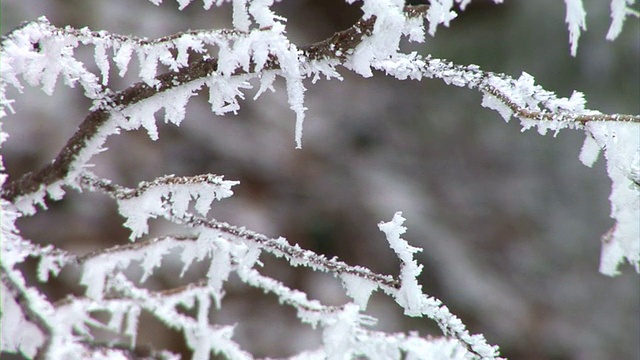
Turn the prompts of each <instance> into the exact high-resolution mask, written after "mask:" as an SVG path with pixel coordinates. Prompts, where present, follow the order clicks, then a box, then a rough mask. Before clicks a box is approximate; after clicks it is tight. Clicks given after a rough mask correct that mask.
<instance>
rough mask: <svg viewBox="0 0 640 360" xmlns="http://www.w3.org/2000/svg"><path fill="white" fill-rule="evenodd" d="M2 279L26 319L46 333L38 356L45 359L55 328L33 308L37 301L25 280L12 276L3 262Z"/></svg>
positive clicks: (0, 267)
mask: <svg viewBox="0 0 640 360" xmlns="http://www.w3.org/2000/svg"><path fill="white" fill-rule="evenodd" d="M0 279H1V281H2V285H4V287H5V288H7V290H8V291H9V293H10V295H9V296H11V297H12V298H13V299H14V300H15V301H16V303H18V306H20V308H21V309H22V312H23V314H24V315H25V318H26V320H27V321H29V322H32V323H33V324H35V325H36V326H37V327H38V329H40V331H41V332H42V334H43V335H44V337H45V342H44V344H43V346H41V347H40V349H39V350H38V352H37V355H36V358H37V359H45V358H46V354H47V352H48V349H49V347H50V345H51V336H52V334H53V333H54V331H53V328H52V327H51V326H50V325H49V323H48V322H47V320H46V319H44V318H43V317H42V315H41V314H40V313H39V312H38V311H37V310H35V309H34V308H33V304H34V303H35V301H33V299H31V297H30V296H29V294H28V291H29V290H28V289H25V288H24V282H23V281H20V280H16V279H14V278H13V277H12V276H11V273H10V271H8V269H6V268H5V267H4V264H2V263H0ZM21 282H22V284H21ZM2 296H6V294H3V295H2Z"/></svg>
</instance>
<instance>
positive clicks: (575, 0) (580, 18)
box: [564, 0, 587, 57]
mask: <svg viewBox="0 0 640 360" xmlns="http://www.w3.org/2000/svg"><path fill="white" fill-rule="evenodd" d="M564 2H565V4H566V6H567V16H566V17H565V22H566V23H567V27H568V28H569V44H571V56H574V57H575V56H576V53H577V51H578V39H580V31H581V30H587V23H586V17H587V13H586V12H585V11H584V6H583V5H582V0H564Z"/></svg>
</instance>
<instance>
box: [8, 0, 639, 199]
mask: <svg viewBox="0 0 640 360" xmlns="http://www.w3.org/2000/svg"><path fill="white" fill-rule="evenodd" d="M404 10H405V15H406V16H408V17H421V16H424V15H425V14H426V12H427V10H428V6H427V5H417V6H406V7H405V9H404ZM375 21H376V17H375V16H371V17H369V18H368V19H360V20H359V21H358V22H357V23H356V24H355V25H353V26H352V27H350V28H349V29H346V30H344V31H340V32H337V33H335V34H334V35H333V36H331V37H330V38H328V39H325V40H323V41H320V42H318V43H315V44H311V45H307V46H303V47H301V48H300V50H301V57H302V58H306V59H307V60H309V61H314V60H316V61H321V60H338V61H339V62H340V63H344V62H345V61H346V60H347V59H348V57H349V56H350V54H352V52H353V50H354V49H355V48H356V47H357V46H358V45H359V44H360V43H361V42H362V39H363V38H365V37H366V36H369V35H371V34H372V32H373V28H374V24H375ZM61 31H67V30H66V29H65V30H61ZM234 34H235V33H234ZM84 36H86V34H84ZM96 36H104V35H102V33H99V32H98V33H96ZM171 39H175V36H170V37H166V38H161V39H158V40H156V41H155V42H160V41H169V40H171ZM139 41H143V40H139ZM150 43H151V42H150ZM438 61H439V63H440V64H441V65H442V64H444V62H442V61H441V60H438ZM449 66H450V67H451V68H455V69H458V70H459V69H464V70H465V71H471V70H470V69H471V67H464V66H459V65H453V64H450V65H449ZM276 69H279V63H278V60H277V59H276V58H275V57H274V56H271V57H270V59H269V60H268V61H267V63H266V64H265V66H264V68H263V69H262V71H266V70H276ZM253 70H254V69H253V67H252V68H251V69H250V71H249V73H251V72H252V71H253ZM423 70H426V69H423ZM216 71H217V60H216V59H214V58H205V59H201V60H197V61H192V62H191V63H190V64H189V65H188V66H187V67H184V68H181V69H179V70H176V71H169V72H167V73H164V74H161V75H159V76H157V77H156V80H157V81H158V84H157V86H155V87H152V86H149V85H147V84H146V83H144V82H139V83H136V84H134V85H132V86H131V87H129V88H127V89H125V90H123V91H121V92H118V93H116V94H112V95H107V96H106V98H105V99H104V101H103V103H102V105H101V106H99V107H98V108H97V109H96V110H94V111H92V112H90V113H89V114H88V115H87V117H86V118H85V119H84V121H83V122H82V124H80V126H79V128H78V130H77V131H76V133H75V134H74V135H73V136H72V137H71V138H70V139H69V141H67V143H66V145H65V146H64V147H63V149H62V150H61V151H60V153H59V154H58V156H56V158H55V159H54V160H53V161H52V162H51V163H50V164H49V165H46V166H44V167H43V168H41V169H40V170H37V171H35V172H29V173H26V174H24V175H22V176H21V177H20V178H17V179H15V180H12V181H9V182H6V183H5V184H4V185H3V186H2V190H1V192H0V195H1V196H2V197H3V198H5V199H7V200H9V201H15V200H16V199H17V198H19V197H21V196H27V195H30V194H33V193H36V192H38V191H40V190H42V189H43V188H46V187H47V186H49V185H51V184H53V183H54V182H56V181H61V180H64V179H65V178H66V177H67V176H68V175H69V173H70V171H71V170H72V168H73V164H74V161H75V160H76V159H77V158H78V155H79V154H80V152H81V151H82V150H84V149H85V148H86V147H87V144H88V143H89V141H90V140H91V139H93V138H95V137H96V136H97V135H98V133H99V132H100V129H101V127H103V126H104V124H105V123H106V122H107V120H108V119H109V118H110V116H111V113H112V112H113V111H116V110H119V109H123V108H126V107H128V106H131V105H134V104H136V103H138V102H140V101H142V100H144V99H148V98H150V97H152V96H154V95H156V94H158V93H160V92H163V91H167V90H170V89H174V88H177V87H179V86H181V85H185V84H187V83H190V82H193V81H195V80H198V79H203V78H206V77H208V76H210V75H212V74H214V73H215V72H216ZM471 72H472V73H473V74H474V76H476V78H477V79H479V80H482V79H486V78H488V77H489V76H497V77H500V78H503V79H505V80H509V79H511V78H510V77H508V76H507V75H503V74H494V73H490V72H483V71H481V70H479V69H477V68H474V69H473V71H471ZM242 73H245V72H244V71H243V70H242V69H238V70H236V73H235V74H234V75H240V74H242ZM429 75H430V76H432V77H433V74H429ZM436 77H437V76H436ZM440 77H441V78H442V76H440ZM465 85H468V86H469V87H472V88H477V89H478V90H480V91H483V92H486V93H490V94H491V95H493V96H495V97H496V98H497V99H498V100H499V101H500V102H502V103H503V104H505V105H506V106H507V107H509V108H510V109H511V111H512V112H513V113H514V114H515V115H516V116H518V117H520V118H526V119H531V120H540V121H547V120H555V121H558V120H560V121H566V122H574V123H579V124H584V123H586V122H588V121H622V122H633V123H640V116H639V115H621V114H614V115H606V114H589V115H575V114H573V115H572V114H570V113H557V112H550V111H544V110H543V111H535V110H532V109H526V108H522V107H520V106H518V105H517V104H516V103H514V102H513V101H511V100H510V99H509V97H508V96H507V95H506V94H505V93H504V92H501V91H500V90H499V89H497V88H495V87H493V86H491V85H490V84H486V83H482V82H478V83H475V84H474V83H472V82H469V83H468V84H465ZM71 180H72V179H71Z"/></svg>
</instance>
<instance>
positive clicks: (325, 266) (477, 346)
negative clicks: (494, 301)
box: [81, 176, 498, 358]
mask: <svg viewBox="0 0 640 360" xmlns="http://www.w3.org/2000/svg"><path fill="white" fill-rule="evenodd" d="M81 179H82V182H81V185H82V186H85V187H87V188H92V189H99V190H101V191H103V192H105V193H107V194H109V195H110V196H111V197H113V198H115V199H117V200H122V199H125V198H127V197H128V196H130V194H141V193H143V191H141V190H140V189H127V188H123V187H120V186H115V185H112V184H111V183H110V182H108V181H106V180H102V179H99V178H97V177H95V176H82V177H81ZM143 186H144V187H145V188H148V186H147V185H146V184H145V185H143ZM157 207H162V206H157ZM160 215H162V216H164V217H166V218H167V219H169V220H171V221H173V222H175V223H179V224H185V225H187V226H189V227H192V228H194V229H208V230H209V231H213V232H212V233H210V234H209V235H208V236H209V237H216V236H220V237H222V238H225V239H227V240H228V241H232V242H235V243H244V244H253V246H257V247H258V248H259V249H262V250H264V251H266V252H268V253H271V254H273V255H275V256H277V257H284V258H286V260H287V262H288V263H289V264H291V265H293V266H304V267H309V268H311V269H313V270H315V271H322V272H326V273H329V274H331V275H333V276H334V277H336V278H339V279H341V280H342V282H343V284H344V286H345V288H346V289H347V293H348V294H349V295H350V296H351V297H352V298H353V299H354V301H356V302H357V303H358V304H359V305H360V306H361V308H364V307H366V303H367V299H368V297H369V296H370V294H371V293H372V292H373V291H375V290H376V289H380V290H382V291H383V292H385V293H387V294H388V295H390V296H392V297H393V298H394V299H396V301H397V302H398V304H400V305H401V306H403V307H404V308H405V312H406V313H407V314H408V315H411V316H423V315H424V316H427V317H429V318H430V319H432V320H434V321H435V322H436V323H437V324H438V326H439V327H440V328H441V329H442V331H443V333H444V334H445V335H448V336H451V337H453V338H455V339H457V340H459V341H460V342H461V343H462V344H463V345H464V346H465V347H466V348H467V349H468V350H469V351H470V352H471V353H474V354H476V355H478V356H480V357H481V358H493V357H496V356H498V353H497V348H495V347H492V346H490V345H488V344H487V343H486V340H484V337H482V336H481V335H473V336H472V335H471V334H469V332H468V331H467V329H466V327H465V326H464V324H463V323H462V322H461V321H460V319H458V318H457V317H456V316H454V315H453V314H451V312H450V311H449V310H448V308H447V307H446V306H445V305H444V304H443V303H442V302H441V301H440V300H438V299H435V298H433V297H430V296H427V295H424V294H423V293H422V290H421V287H420V286H419V285H417V280H416V279H415V276H416V275H417V273H416V272H415V271H413V270H411V271H409V272H408V273H406V274H405V272H406V269H408V268H407V267H406V266H408V264H409V263H411V264H413V266H415V267H417V263H415V261H414V260H411V259H409V258H406V256H405V255H404V250H403V248H402V246H400V247H398V246H397V245H395V244H396V242H398V241H400V242H402V241H404V240H392V239H394V236H395V237H397V238H398V239H399V235H400V234H401V233H402V231H400V230H397V229H402V227H401V226H402V221H403V219H402V218H401V217H398V216H399V215H396V216H395V217H394V219H393V220H392V223H393V224H395V225H393V226H391V227H389V226H388V225H385V226H384V227H383V226H382V225H380V228H381V229H382V230H383V231H385V233H387V238H388V239H389V242H390V244H392V246H394V250H395V251H397V252H398V255H399V256H400V257H401V259H402V261H403V270H402V274H401V276H402V280H401V281H400V280H397V279H394V278H393V277H391V276H388V275H380V274H376V273H374V272H372V271H371V270H369V269H367V268H364V267H360V266H351V265H348V264H346V263H344V262H342V261H340V260H338V259H336V258H332V259H328V258H326V257H325V256H323V255H319V254H316V253H315V252H313V251H310V250H305V249H302V248H300V247H299V246H298V245H291V244H289V243H288V242H287V241H286V240H285V239H283V238H277V239H273V238H269V237H268V236H266V235H263V234H260V233H256V232H253V231H251V230H247V229H245V228H239V227H236V226H233V225H229V224H227V223H224V222H219V221H215V220H211V219H206V218H203V217H199V216H196V215H193V214H190V213H188V212H186V211H185V212H181V213H179V214H176V213H174V212H165V213H163V214H160ZM132 216H135V215H132ZM127 223H130V221H129V220H127V222H126V223H125V225H126V224H127ZM392 223H389V224H392ZM394 229H395V230H394ZM392 233H396V235H391V234H392ZM165 251H166V250H165ZM101 262H102V263H104V261H101ZM124 264H128V262H125V263H124ZM121 266H125V265H121ZM183 271H184V270H183ZM146 273H149V269H148V268H145V274H146ZM418 273H419V271H418ZM238 274H239V275H240V277H241V278H243V281H245V282H246V283H248V284H251V285H253V286H257V287H260V288H262V289H264V290H267V291H270V292H275V293H276V294H280V295H279V296H280V297H281V299H289V298H294V299H295V298H299V297H300V295H295V296H294V295H291V294H289V292H290V290H288V289H287V288H286V287H283V285H282V284H278V283H277V282H273V281H272V280H269V279H265V278H263V277H261V276H260V275H259V274H257V272H253V271H252V270H251V269H244V270H239V271H238ZM102 276H104V275H102ZM99 278H100V277H99ZM92 279H93V280H91V281H86V282H85V283H92V284H94V285H95V284H96V279H95V278H94V277H92ZM101 281H102V280H98V281H97V282H98V283H100V282H101ZM265 281H266V283H265ZM355 289H357V290H355ZM285 294H289V295H285ZM290 301H291V300H288V301H287V300H285V302H290ZM314 304H316V303H314V302H312V303H308V302H306V300H305V302H303V303H297V302H296V304H293V303H292V305H294V306H296V307H297V308H298V311H299V312H300V311H307V312H308V311H311V310H312V309H314V308H315V309H316V310H315V311H320V312H321V313H325V314H326V312H327V310H326V309H324V308H320V309H318V308H317V305H314ZM327 309H328V308H327ZM315 311H314V312H315ZM316 318H317V317H316V316H314V317H312V319H316ZM307 321H311V320H307Z"/></svg>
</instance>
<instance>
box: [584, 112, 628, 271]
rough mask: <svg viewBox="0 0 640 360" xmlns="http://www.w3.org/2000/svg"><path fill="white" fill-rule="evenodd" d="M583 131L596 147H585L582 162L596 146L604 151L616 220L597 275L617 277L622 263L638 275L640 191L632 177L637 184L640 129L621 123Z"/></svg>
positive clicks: (591, 125) (598, 124) (589, 126)
mask: <svg viewBox="0 0 640 360" xmlns="http://www.w3.org/2000/svg"><path fill="white" fill-rule="evenodd" d="M586 131H587V132H588V134H589V135H590V136H591V137H593V139H594V141H593V142H595V143H597V144H590V145H588V147H589V148H590V149H587V150H586V152H587V154H585V155H584V157H585V158H587V159H585V160H591V159H590V158H588V157H587V155H589V152H591V153H593V152H594V151H595V150H594V149H595V147H596V146H598V147H600V148H601V149H603V151H604V156H605V158H606V160H607V173H608V175H609V178H610V179H611V182H612V184H611V195H610V196H609V201H610V202H611V217H612V218H613V219H614V220H616V223H615V225H614V227H613V228H612V231H611V232H610V233H609V234H608V235H607V236H605V238H604V239H603V244H602V256H601V261H600V272H601V273H603V274H605V275H610V276H614V275H617V274H619V271H618V267H619V265H620V264H621V263H623V262H624V261H625V260H626V261H627V262H628V263H630V264H631V265H633V266H634V267H635V269H636V271H637V272H640V227H639V226H638V219H640V191H639V188H638V184H637V183H634V182H633V180H632V179H634V177H635V179H636V181H638V180H637V179H638V178H639V177H638V174H640V126H638V124H634V123H623V122H589V123H587V125H586ZM589 141H590V140H589ZM585 142H586V141H585ZM586 146H587V145H584V146H583V149H584V148H585V147H586ZM583 151H584V150H583ZM581 155H582V154H581ZM592 158H593V156H592ZM594 160H595V159H594Z"/></svg>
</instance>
